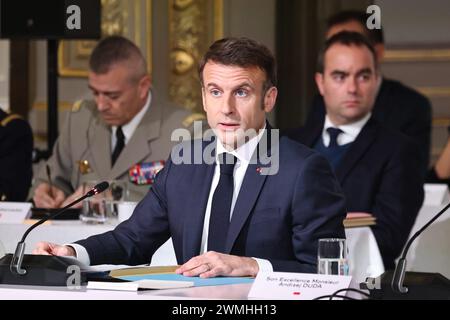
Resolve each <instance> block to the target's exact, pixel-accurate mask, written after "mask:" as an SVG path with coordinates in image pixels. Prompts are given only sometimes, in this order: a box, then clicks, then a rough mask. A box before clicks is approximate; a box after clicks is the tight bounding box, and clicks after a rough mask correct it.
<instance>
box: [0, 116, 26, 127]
mask: <svg viewBox="0 0 450 320" xmlns="http://www.w3.org/2000/svg"><path fill="white" fill-rule="evenodd" d="M16 119H22V117H21V116H19V115H18V114H10V115H8V116H7V117H6V118H5V119H3V120H2V121H1V122H0V125H1V126H2V127H6V126H7V125H8V123H10V122H11V121H13V120H16Z"/></svg>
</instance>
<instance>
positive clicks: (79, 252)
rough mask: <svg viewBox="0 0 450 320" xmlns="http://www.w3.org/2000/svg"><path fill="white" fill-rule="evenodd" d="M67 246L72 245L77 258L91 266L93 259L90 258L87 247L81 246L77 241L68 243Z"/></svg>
mask: <svg viewBox="0 0 450 320" xmlns="http://www.w3.org/2000/svg"><path fill="white" fill-rule="evenodd" d="M66 246H69V247H72V248H73V250H75V254H76V258H77V260H78V261H80V262H81V263H82V264H84V265H86V266H89V265H90V264H91V259H90V258H89V254H88V252H87V250H86V248H85V247H83V246H80V245H79V244H76V243H70V244H66Z"/></svg>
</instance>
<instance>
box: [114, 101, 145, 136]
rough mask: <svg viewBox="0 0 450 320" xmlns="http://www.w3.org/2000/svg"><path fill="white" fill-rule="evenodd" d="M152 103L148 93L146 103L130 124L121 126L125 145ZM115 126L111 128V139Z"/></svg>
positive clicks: (115, 129)
mask: <svg viewBox="0 0 450 320" xmlns="http://www.w3.org/2000/svg"><path fill="white" fill-rule="evenodd" d="M151 102H152V94H151V92H149V93H148V97H147V101H146V102H145V105H144V107H143V108H142V109H141V111H139V112H138V113H137V114H136V115H135V116H134V117H133V119H131V121H130V122H128V123H127V124H124V125H123V126H122V131H123V134H124V136H125V144H126V143H128V141H130V139H131V137H132V136H133V134H134V132H135V131H136V129H137V127H138V125H139V123H141V120H142V118H144V115H145V113H146V112H147V110H148V109H149V108H150V104H151ZM116 131H117V126H113V127H112V135H113V137H115V136H116Z"/></svg>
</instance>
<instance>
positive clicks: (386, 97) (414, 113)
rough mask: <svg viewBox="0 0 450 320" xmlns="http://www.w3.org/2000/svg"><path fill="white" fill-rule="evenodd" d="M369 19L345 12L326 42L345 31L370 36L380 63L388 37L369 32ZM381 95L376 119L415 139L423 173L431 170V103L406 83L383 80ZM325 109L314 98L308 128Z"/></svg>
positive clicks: (319, 98)
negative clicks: (367, 25)
mask: <svg viewBox="0 0 450 320" xmlns="http://www.w3.org/2000/svg"><path fill="white" fill-rule="evenodd" d="M367 19H368V15H367V14H366V13H365V12H360V11H344V12H341V13H338V14H336V15H334V16H332V17H330V18H329V20H328V23H327V33H326V38H327V39H329V38H330V37H331V36H333V35H335V34H337V33H339V32H341V31H353V32H358V33H361V34H364V35H366V36H367V37H368V38H369V40H370V41H371V42H372V44H373V46H374V47H375V51H376V54H377V59H378V62H381V61H382V60H383V57H384V52H385V47H384V35H383V30H382V29H374V30H369V29H367V27H366V21H367ZM377 90H378V94H377V97H376V100H375V105H374V107H373V111H372V114H373V117H374V118H375V119H377V120H378V121H379V122H380V123H383V125H384V126H386V127H388V128H391V129H393V130H394V131H399V132H402V133H404V134H405V135H407V136H409V137H411V138H412V139H413V140H414V142H415V143H416V148H417V152H418V153H419V156H420V160H421V167H422V172H423V174H424V175H425V173H426V172H427V170H428V163H429V157H430V146H431V117H432V110H431V104H430V101H429V100H428V99H427V98H426V97H425V96H423V95H422V94H420V93H419V92H417V91H415V90H413V89H411V88H409V87H407V86H405V85H403V84H402V83H400V82H398V81H394V80H390V79H386V78H382V77H380V78H379V80H378V89H377ZM324 117H325V105H324V101H323V98H322V96H320V95H317V96H316V97H315V98H314V101H313V104H312V107H311V109H310V112H309V114H308V117H307V119H306V122H305V125H306V126H309V125H312V124H314V123H322V122H323V120H324Z"/></svg>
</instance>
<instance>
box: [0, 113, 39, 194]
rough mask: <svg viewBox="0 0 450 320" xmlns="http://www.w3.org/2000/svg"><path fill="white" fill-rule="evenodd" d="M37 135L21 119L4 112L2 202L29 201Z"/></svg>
mask: <svg viewBox="0 0 450 320" xmlns="http://www.w3.org/2000/svg"><path fill="white" fill-rule="evenodd" d="M32 152H33V134H32V131H31V128H30V125H29V124H28V122H26V121H25V120H23V119H21V118H19V117H18V116H17V115H9V114H7V113H6V112H4V111H3V110H0V199H1V200H4V201H25V200H26V198H27V195H28V189H29V188H30V185H31V178H32V175H33V170H32V159H31V158H32Z"/></svg>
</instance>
